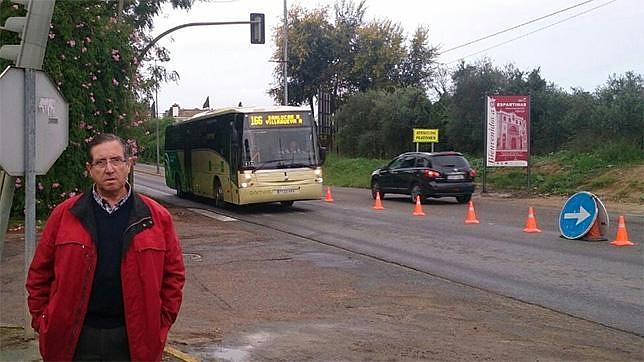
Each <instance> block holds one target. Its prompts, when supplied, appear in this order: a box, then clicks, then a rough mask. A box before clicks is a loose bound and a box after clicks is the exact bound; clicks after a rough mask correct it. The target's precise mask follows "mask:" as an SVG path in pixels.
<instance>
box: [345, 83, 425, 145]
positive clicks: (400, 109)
mask: <svg viewBox="0 0 644 362" xmlns="http://www.w3.org/2000/svg"><path fill="white" fill-rule="evenodd" d="M430 117H431V102H430V101H429V99H428V98H427V95H426V94H425V91H424V90H423V89H420V88H413V87H406V88H396V89H394V90H393V92H392V91H385V90H369V91H367V92H359V93H357V94H355V95H353V96H351V97H349V98H348V99H347V100H346V102H345V103H344V104H343V105H342V107H340V109H339V110H338V112H337V113H336V115H335V118H334V119H335V121H336V122H337V124H338V134H337V139H338V149H339V151H340V153H342V154H343V155H347V156H354V157H355V156H361V157H372V158H389V157H391V156H393V155H397V154H399V153H401V152H405V151H411V150H412V149H413V143H412V129H413V128H430V127H431V128H433V126H434V125H435V123H433V122H432V120H431V118H430Z"/></svg>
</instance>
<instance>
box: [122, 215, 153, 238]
mask: <svg viewBox="0 0 644 362" xmlns="http://www.w3.org/2000/svg"><path fill="white" fill-rule="evenodd" d="M148 220H152V218H151V217H149V216H146V217H144V218H142V219H140V220H138V221H137V222H135V223H132V224H130V225H129V226H128V227H127V228H126V229H125V231H124V232H123V235H126V234H127V233H128V231H130V229H131V228H133V227H135V226H137V225H138V224H141V223H143V222H145V221H148ZM144 226H145V225H144Z"/></svg>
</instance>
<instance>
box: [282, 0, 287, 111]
mask: <svg viewBox="0 0 644 362" xmlns="http://www.w3.org/2000/svg"><path fill="white" fill-rule="evenodd" d="M282 65H283V67H284V68H283V69H284V105H285V106H288V77H287V68H288V12H287V7H286V0H284V59H283V60H282Z"/></svg>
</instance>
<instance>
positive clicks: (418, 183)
mask: <svg viewBox="0 0 644 362" xmlns="http://www.w3.org/2000/svg"><path fill="white" fill-rule="evenodd" d="M475 176H476V171H474V170H473V169H472V168H471V167H470V164H469V162H467V160H466V159H465V157H463V155H462V154H461V153H458V152H432V153H428V152H407V153H403V154H402V155H400V156H398V157H396V158H394V159H393V160H392V161H391V162H389V164H388V165H387V166H385V167H383V168H379V169H377V170H375V171H373V172H372V173H371V194H372V196H373V198H374V199H375V198H376V192H380V198H384V197H385V194H387V193H392V194H406V195H410V196H411V201H412V202H416V196H420V199H421V201H422V200H424V199H425V198H427V197H444V196H453V197H456V201H458V202H459V203H461V204H463V203H466V202H468V201H470V199H471V198H472V193H473V192H474V177H475Z"/></svg>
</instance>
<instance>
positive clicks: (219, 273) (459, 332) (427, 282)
mask: <svg viewBox="0 0 644 362" xmlns="http://www.w3.org/2000/svg"><path fill="white" fill-rule="evenodd" d="M171 212H172V213H173V215H174V216H175V222H176V228H177V232H178V234H179V235H180V238H181V240H182V243H183V248H184V253H186V257H185V260H186V266H187V284H186V288H185V299H184V303H183V306H182V310H181V313H180V315H179V319H178V321H177V323H176V324H175V326H174V327H173V329H172V331H171V334H170V339H169V345H170V346H172V347H174V348H176V349H178V350H180V351H183V352H186V353H188V354H189V355H190V356H192V357H194V358H196V359H199V360H206V361H211V360H231V361H245V360H249V361H261V360H291V361H302V360H311V361H330V360H333V361H337V360H348V361H364V360H377V361H394V360H419V359H426V360H440V361H457V360H458V361H461V360H498V361H536V360H538V361H552V360H557V361H558V360H574V361H642V360H644V338H643V337H640V336H635V335H632V334H629V333H624V332H621V331H618V330H614V329H611V328H608V327H604V326H601V325H598V324H596V323H592V322H589V321H585V320H581V319H578V318H574V317H571V316H568V315H565V314H561V313H557V312H554V311H551V310H548V309H545V308H541V307H538V306H534V305H529V304H525V303H521V302H518V301H515V300H512V299H509V298H505V297H502V296H498V295H495V294H492V293H488V292H486V291H482V290H479V289H475V288H472V287H468V286H463V285H460V284H457V283H453V282H450V281H447V280H443V279H441V278H437V277H433V276H430V275H427V274H424V273H419V272H416V271H414V270H410V269H407V268H403V267H400V266H397V265H392V264H388V263H384V262H381V261H377V260H374V259H370V258H368V257H364V256H359V255H354V254H351V253H348V252H345V251H342V250H339V249H336V248H333V247H329V246H325V245H321V244H314V243H312V242H310V241H308V240H303V239H299V238H297V237H295V236H292V235H287V234H284V233H276V232H274V231H271V230H268V229H264V228H261V227H257V226H253V225H249V224H245V223H242V222H222V221H217V220H213V219H210V218H208V217H206V216H202V215H198V214H195V213H193V212H191V211H188V210H185V209H178V208H171ZM21 237H22V235H21V234H18V233H10V235H9V237H8V238H9V240H8V242H7V243H6V244H5V248H4V253H3V258H2V264H1V268H0V283H1V284H0V286H1V290H0V292H1V295H0V297H1V305H0V307H1V308H0V323H2V325H3V326H11V325H14V326H20V325H22V323H23V322H22V305H23V304H22V303H23V294H22V290H23V289H22V285H23V279H22V278H23V275H22V273H23V243H24V242H23V241H22V239H21ZM2 330H3V335H4V337H3V339H2V341H3V343H2V349H3V350H7V349H9V348H17V347H16V343H20V341H21V340H20V339H19V338H14V339H13V340H11V343H10V344H9V345H8V344H7V341H8V339H7V338H6V331H8V330H11V329H10V328H2ZM22 343H24V342H22ZM168 358H171V357H168Z"/></svg>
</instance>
